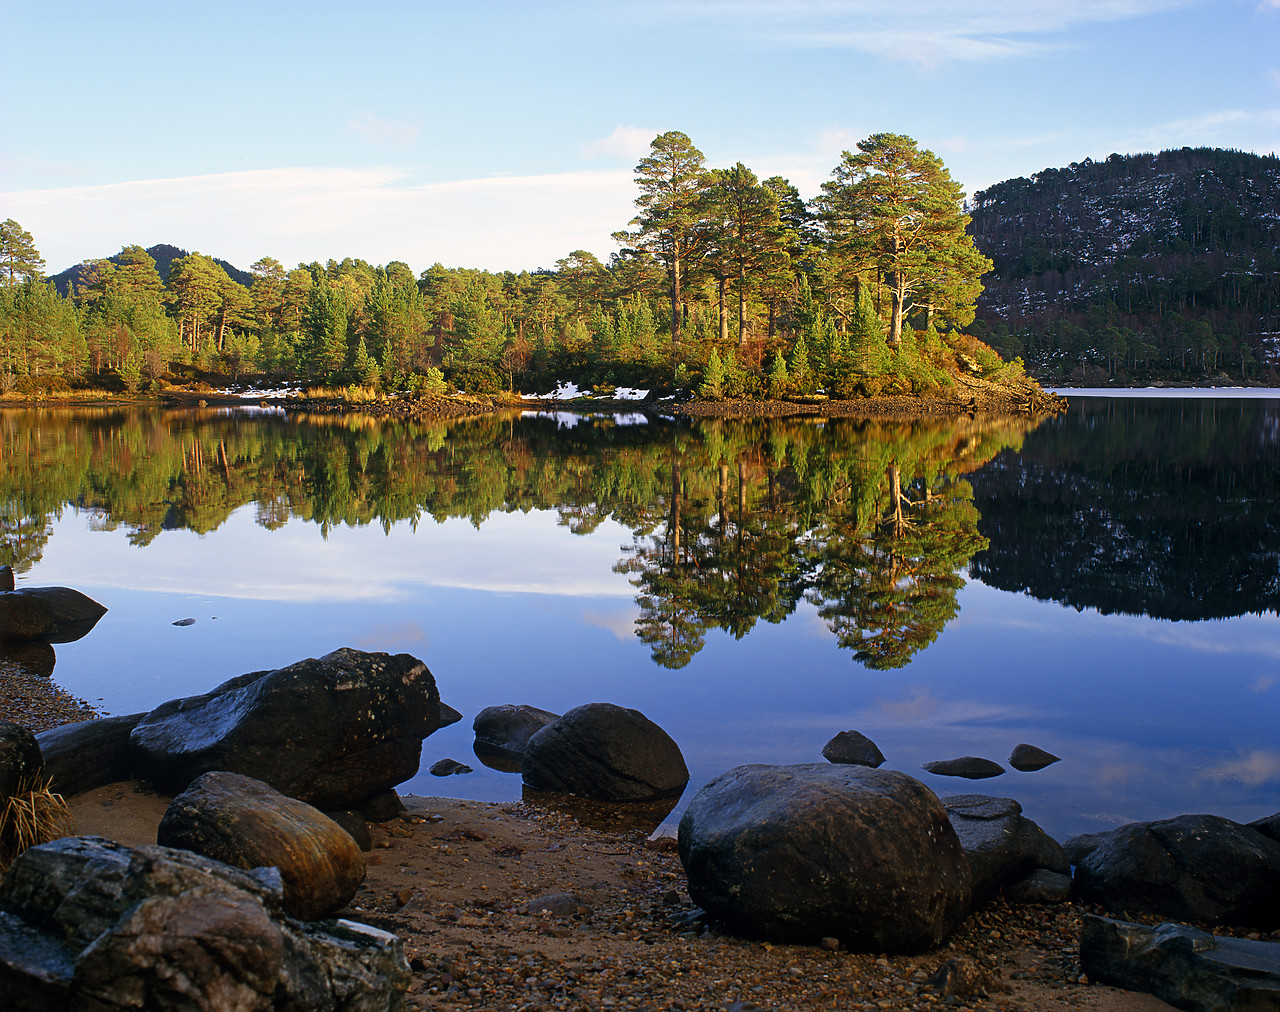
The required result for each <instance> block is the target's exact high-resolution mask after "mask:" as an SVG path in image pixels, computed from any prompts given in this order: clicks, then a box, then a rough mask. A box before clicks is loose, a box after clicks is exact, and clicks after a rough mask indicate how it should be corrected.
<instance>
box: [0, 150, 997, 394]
mask: <svg viewBox="0 0 1280 1012" xmlns="http://www.w3.org/2000/svg"><path fill="white" fill-rule="evenodd" d="M635 178H636V183H637V188H638V196H637V198H636V200H635V207H636V212H637V213H636V216H635V217H634V218H633V219H632V220H631V221H630V222H629V223H625V224H626V227H625V228H623V229H621V230H620V231H618V232H617V233H615V235H614V239H615V240H617V242H618V244H619V246H620V250H619V252H617V253H615V254H614V255H613V256H612V257H610V259H609V261H608V262H607V263H605V262H601V261H600V260H599V259H598V258H597V257H596V256H594V255H593V254H591V253H589V252H586V251H584V250H575V251H571V252H569V253H568V254H567V255H566V256H565V257H564V258H563V259H561V260H559V261H557V262H556V263H555V265H554V266H553V267H552V268H550V269H541V270H535V271H525V272H521V273H514V272H503V273H494V272H489V271H484V270H473V269H465V268H446V267H443V266H441V265H440V264H435V265H433V266H431V267H429V268H427V269H426V270H424V271H422V272H421V273H420V274H417V275H415V274H414V272H413V270H412V269H411V268H410V267H409V265H408V264H405V263H401V262H392V263H388V264H384V265H381V266H376V265H372V264H369V263H367V262H365V261H363V260H359V259H352V258H346V259H343V260H341V261H339V260H332V259H331V260H329V261H327V262H326V263H323V264H321V263H319V262H314V263H310V264H299V265H297V266H296V267H293V268H287V267H286V266H285V265H283V264H282V263H280V262H279V261H278V260H276V259H274V258H272V257H270V256H264V257H263V258H262V259H260V260H258V261H257V262H256V263H254V264H253V265H252V266H251V267H250V268H249V271H248V274H247V275H243V274H241V273H240V272H238V271H237V270H236V269H235V268H233V267H231V265H229V264H227V263H225V262H223V261H218V260H215V259H213V258H212V257H210V256H207V255H204V254H201V253H191V254H187V253H185V252H184V251H182V250H179V249H176V248H174V247H171V246H153V247H150V248H148V249H143V248H142V247H140V246H137V245H131V246H126V247H125V248H124V249H122V250H121V251H120V252H119V253H118V254H116V255H114V256H112V257H109V258H106V259H100V260H90V261H85V262H84V263H81V264H78V265H76V266H75V267H74V268H71V269H70V270H68V271H65V272H63V273H62V274H59V275H57V276H55V277H54V278H53V279H52V280H51V281H46V280H45V279H44V275H43V268H44V264H43V262H42V260H41V258H40V256H39V253H38V251H37V249H36V245H35V242H34V240H33V237H32V236H31V235H30V234H29V233H27V232H26V231H25V230H24V229H23V228H22V226H21V225H20V224H18V223H17V222H15V221H12V220H9V221H6V222H5V223H4V224H3V226H2V230H3V232H2V234H0V392H4V391H9V390H12V391H15V392H17V393H19V394H22V395H27V396H30V395H33V394H34V395H41V394H44V393H49V392H52V391H54V390H57V389H60V388H66V387H75V386H77V385H79V386H97V387H105V388H111V387H113V386H114V387H116V388H120V389H125V390H128V391H131V392H136V391H153V390H162V389H163V388H164V386H165V384H166V383H168V382H172V381H173V380H174V377H175V369H177V374H178V375H179V376H181V374H182V369H181V368H180V367H189V368H194V369H198V370H203V371H206V372H216V373H221V374H224V375H228V376H231V377H233V378H236V377H240V376H243V375H246V374H253V375H255V376H257V375H266V376H269V377H273V378H276V379H278V380H281V381H293V382H300V383H303V384H309V385H312V386H324V387H335V386H355V387H359V388H360V389H362V390H367V391H372V392H378V393H383V392H401V391H408V392H410V393H414V394H442V393H445V392H447V391H449V390H450V389H460V390H464V391H467V392H471V393H480V394H492V393H498V392H502V391H510V392H512V393H515V392H524V393H536V392H546V391H549V390H551V389H552V388H554V387H555V386H556V385H557V384H560V383H566V382H572V383H576V384H579V385H581V386H589V387H593V388H595V389H596V390H597V392H599V391H601V390H606V391H607V390H608V389H609V388H611V387H639V388H647V389H659V390H662V391H667V392H670V391H673V390H683V391H688V392H691V393H696V394H700V395H701V396H703V397H707V398H740V397H748V398H764V397H775V398H780V397H807V396H814V395H820V396H831V397H842V398H847V397H855V396H860V395H874V394H878V393H881V392H901V393H918V392H922V391H928V390H933V389H938V388H941V387H946V386H949V385H950V384H951V381H952V374H953V373H954V372H955V371H956V369H957V368H963V369H965V370H967V371H968V372H969V373H970V374H972V375H975V376H980V377H986V378H994V379H997V380H998V379H999V378H1000V377H1002V376H1021V370H1020V367H1018V366H1017V365H1016V364H1013V365H1008V364H1006V363H1004V362H1003V361H1001V360H1000V358H999V357H998V356H997V355H996V354H995V353H994V352H992V351H991V349H989V348H987V347H986V346H985V345H983V344H981V343H980V342H978V341H976V340H974V339H973V338H972V337H970V336H967V335H966V334H964V333H963V330H962V328H964V327H965V326H967V325H968V324H969V323H971V322H972V320H973V315H974V303H975V299H976V298H977V295H978V293H979V292H980V291H981V283H980V281H979V278H980V277H981V275H982V274H983V273H984V272H985V271H986V270H987V269H988V268H989V267H990V262H989V261H988V260H987V259H986V258H985V257H983V256H982V255H981V254H980V253H978V251H977V250H976V248H975V247H974V244H973V240H972V238H971V236H970V235H969V233H968V232H967V231H966V226H967V224H968V221H969V218H968V216H967V214H966V213H965V211H964V204H963V199H964V194H963V193H962V192H961V190H960V188H959V185H958V184H957V183H956V182H954V181H953V180H952V179H951V177H950V174H949V173H948V172H947V170H946V168H945V167H944V166H943V164H942V163H941V161H940V160H939V159H938V158H937V157H936V156H935V155H934V154H933V153H932V152H930V151H927V150H922V149H920V148H919V147H918V146H917V144H916V142H915V141H914V140H912V139H911V138H909V137H903V136H900V135H897V134H876V135H874V136H872V137H870V138H868V139H867V140H865V141H863V142H861V143H860V144H859V145H858V150H857V151H856V152H845V154H844V156H843V159H842V161H841V163H840V165H838V166H837V167H836V169H835V171H834V173H833V175H832V178H831V179H830V180H829V181H828V182H827V183H825V184H824V185H823V188H822V189H823V192H822V194H821V195H820V196H819V197H817V198H816V199H815V200H813V201H810V202H807V203H806V202H805V201H804V200H803V199H802V198H801V196H800V194H799V193H798V191H797V190H796V188H795V187H794V186H792V185H791V184H790V183H789V182H788V181H787V180H786V179H783V178H780V177H773V178H769V179H765V180H760V179H759V178H758V177H757V176H756V174H755V173H754V172H752V171H751V170H750V169H749V168H747V167H746V166H745V165H742V164H741V163H739V164H737V165H734V166H733V167H731V168H727V169H715V168H708V167H707V166H706V164H705V159H704V156H703V155H702V153H701V152H700V151H699V150H698V149H697V148H696V147H695V146H694V145H693V143H692V142H691V141H690V139H689V138H688V137H687V136H686V135H684V134H682V133H679V132H676V131H672V132H668V133H664V134H661V135H659V136H658V137H656V138H655V139H654V141H653V144H652V147H651V150H650V154H649V156H648V157H646V158H644V159H642V160H641V161H640V163H639V164H638V165H637V166H636V176H635ZM620 224H623V223H620ZM957 356H959V358H957ZM957 362H960V363H961V365H960V366H959V367H958V366H957Z"/></svg>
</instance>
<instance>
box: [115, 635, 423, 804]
mask: <svg viewBox="0 0 1280 1012" xmlns="http://www.w3.org/2000/svg"><path fill="white" fill-rule="evenodd" d="M443 724H444V719H443V718H442V713H441V704H440V693H439V691H438V690H437V689H436V681H435V678H434V677H432V674H431V672H430V671H429V670H427V666H426V665H425V664H423V663H422V661H420V660H418V659H417V658H415V657H411V656H409V655H408V654H395V655H391V654H383V653H365V652H363V651H360V650H351V649H349V648H343V649H341V650H335V651H334V652H333V653H331V654H327V655H325V656H324V657H321V658H320V659H319V660H316V659H314V658H311V659H308V660H305V661H298V662H297V663H296V664H291V665H289V666H288V667H286V668H279V669H278V670H276V671H254V672H250V673H249V674H245V675H240V676H238V677H236V678H233V679H231V680H230V681H227V682H224V683H223V684H222V685H220V686H218V687H217V688H216V689H214V690H213V691H212V692H209V693H207V694H205V695H203V696H188V697H187V698H185V699H175V700H171V701H170V702H167V703H163V704H161V705H160V706H158V707H156V708H155V709H154V710H152V711H151V712H150V713H148V714H147V715H146V716H145V717H143V718H142V720H140V721H139V722H138V725H137V726H136V727H135V728H134V729H133V733H132V734H131V735H130V741H131V742H132V744H133V746H134V748H135V749H136V750H137V754H138V756H139V770H140V772H141V773H142V774H143V775H144V776H146V777H147V778H148V779H150V780H152V781H154V782H155V783H156V784H158V785H159V786H160V787H162V788H164V789H165V790H168V791H170V792H172V793H175V794H176V793H178V792H179V791H181V790H183V789H184V788H185V787H186V786H187V784H189V783H190V782H191V781H192V780H193V779H195V778H196V777H197V776H199V775H200V774H201V773H207V772H209V771H211V770H224V771H227V772H230V773H243V774H245V775H246V776H253V777H257V778H258V779H260V780H264V781H266V782H267V783H269V784H270V785H271V786H272V787H274V788H276V790H278V791H280V792H281V793H283V794H287V795H289V796H290V797H293V798H298V799H299V800H302V801H305V802H307V803H308V804H310V805H314V806H315V807H317V808H319V809H321V810H324V809H334V810H337V809H343V808H354V807H358V806H359V804H360V802H362V801H363V800H364V799H365V798H367V797H369V796H370V795H372V794H375V793H377V792H379V791H382V790H386V789H387V788H390V787H394V786H395V785H396V784H399V783H402V782H403V781H405V780H408V779H409V778H410V777H412V776H413V775H414V774H416V773H417V772H418V765H419V763H420V761H421V758H422V739H423V738H425V737H426V736H427V735H429V734H431V733H432V732H433V731H435V730H436V729H437V728H439V727H441V726H443Z"/></svg>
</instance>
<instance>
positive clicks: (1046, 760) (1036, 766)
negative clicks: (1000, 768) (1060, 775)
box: [1009, 744, 1062, 773]
mask: <svg viewBox="0 0 1280 1012" xmlns="http://www.w3.org/2000/svg"><path fill="white" fill-rule="evenodd" d="M1056 762H1062V759H1061V758H1060V757H1058V756H1056V755H1054V754H1053V753H1052V752H1046V751H1045V750H1044V749H1042V748H1036V747H1035V746H1034V745H1026V744H1023V745H1015V746H1014V747H1013V751H1012V752H1010V753H1009V765H1010V766H1012V767H1013V768H1014V769H1015V770H1019V771H1020V772H1022V773H1034V772H1035V771H1036V770H1042V769H1044V768H1045V767H1046V766H1052V765H1053V764H1054V763H1056Z"/></svg>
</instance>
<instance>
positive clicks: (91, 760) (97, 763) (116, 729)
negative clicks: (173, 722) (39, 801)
mask: <svg viewBox="0 0 1280 1012" xmlns="http://www.w3.org/2000/svg"><path fill="white" fill-rule="evenodd" d="M142 717H143V714H141V713H130V714H125V715H122V716H118V717H101V718H99V719H97V720H79V721H76V722H75V723H74V724H63V725H61V726H60V727H51V728H50V729H49V730H48V731H41V732H40V733H39V734H38V735H36V741H37V742H39V744H40V751H41V753H43V755H44V771H45V775H46V776H48V777H49V779H50V781H51V787H52V789H53V790H55V791H57V792H58V793H59V794H63V795H67V796H70V795H75V794H83V793H84V792H85V791H91V790H93V789H94V788H95V787H101V786H102V785H103V784H112V783H115V782H116V781H117V780H127V779H129V778H130V777H131V776H133V774H134V769H133V762H132V756H133V751H132V748H131V746H130V744H129V735H131V734H132V733H133V729H134V728H135V727H136V726H137V724H138V721H140V720H141V719H142Z"/></svg>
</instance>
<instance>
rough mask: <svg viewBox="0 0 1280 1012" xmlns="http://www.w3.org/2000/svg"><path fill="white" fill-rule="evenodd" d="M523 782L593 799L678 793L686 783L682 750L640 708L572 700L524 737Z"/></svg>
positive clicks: (652, 797) (647, 798)
mask: <svg viewBox="0 0 1280 1012" xmlns="http://www.w3.org/2000/svg"><path fill="white" fill-rule="evenodd" d="M520 771H521V775H522V777H523V779H524V782H525V784H526V785H528V786H529V787H532V788H534V789H535V790H540V791H560V792H562V793H566V794H577V795H580V796H581V797H584V798H595V799H596V800H597V801H652V800H655V799H658V798H673V797H679V796H680V794H681V792H682V791H683V790H684V789H685V785H686V784H688V783H689V768H688V767H687V766H686V765H685V762H684V756H683V755H681V753H680V746H679V745H677V744H676V743H675V742H674V741H673V740H672V739H671V736H670V735H669V734H667V732H666V731H664V730H662V728H660V727H659V726H658V725H657V724H655V723H654V722H653V721H651V720H650V719H649V718H648V717H646V716H645V715H644V714H643V713H641V712H640V711H639V710H628V709H627V708H625V707H622V706H615V705H614V704H613V703H585V704H583V705H582V706H575V707H574V708H573V709H572V710H570V711H569V712H568V713H566V714H565V715H564V716H563V717H560V718H559V719H558V720H554V721H552V722H551V723H550V724H548V725H547V726H546V727H544V728H543V729H542V730H541V731H539V732H537V733H536V734H535V735H534V736H533V737H532V738H530V739H529V744H528V746H527V747H526V748H525V753H524V759H523V761H522V763H521V767H520Z"/></svg>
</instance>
